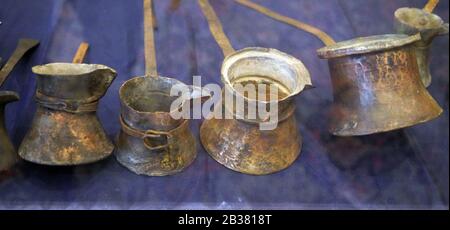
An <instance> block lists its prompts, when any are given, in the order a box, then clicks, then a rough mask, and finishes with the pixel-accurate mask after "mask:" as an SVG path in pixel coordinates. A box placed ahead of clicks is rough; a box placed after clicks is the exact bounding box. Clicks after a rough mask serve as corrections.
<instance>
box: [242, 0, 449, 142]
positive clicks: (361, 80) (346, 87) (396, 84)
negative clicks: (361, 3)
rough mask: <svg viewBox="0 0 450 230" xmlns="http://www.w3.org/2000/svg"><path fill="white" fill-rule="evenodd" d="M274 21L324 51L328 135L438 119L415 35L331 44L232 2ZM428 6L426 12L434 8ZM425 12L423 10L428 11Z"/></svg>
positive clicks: (432, 0) (289, 20) (303, 26)
mask: <svg viewBox="0 0 450 230" xmlns="http://www.w3.org/2000/svg"><path fill="white" fill-rule="evenodd" d="M235 1H236V2H238V3H239V4H242V5H244V6H246V7H249V8H251V9H253V10H256V11H258V12H260V13H262V14H264V15H267V16H269V17H271V18H273V19H275V20H278V21H281V22H283V23H286V24H288V25H291V26H293V27H295V28H298V29H300V30H304V31H306V32H308V33H311V34H313V35H314V36H316V37H317V38H319V39H320V40H321V41H322V42H323V43H324V44H325V45H326V47H323V48H321V49H319V50H318V51H317V52H318V55H319V57H320V58H325V59H328V63H329V67H330V74H331V81H332V84H333V98H334V102H333V105H332V108H331V114H330V122H329V123H330V132H331V133H333V134H334V135H338V136H357V135H368V134H373V133H379V132H386V131H391V130H395V129H401V128H405V127H408V126H413V125H416V124H420V123H424V122H427V121H430V120H432V119H434V118H436V117H438V116H439V115H440V114H441V113H442V109H441V107H439V105H438V104H437V103H436V101H435V100H434V99H433V98H432V97H431V95H430V94H429V93H428V91H427V90H426V88H425V86H424V85H423V83H422V81H421V79H420V73H419V66H418V65H417V60H416V52H415V47H414V45H415V44H416V43H417V42H418V41H420V40H421V37H420V34H416V35H412V36H408V35H404V34H386V35H378V36H370V37H360V38H355V39H351V40H347V41H343V42H339V43H336V42H335V41H334V40H333V39H332V38H331V37H330V36H329V35H328V34H326V33H325V32H323V31H321V30H320V29H318V28H316V27H313V26H311V25H308V24H306V23H303V22H300V21H297V20H295V19H293V18H289V17H286V16H283V15H281V14H278V13H276V12H274V11H272V10H270V9H268V8H265V7H263V6H261V5H258V4H256V3H253V2H251V1H249V0H235ZM436 3H437V1H436V0H430V4H427V5H429V6H435V5H436ZM427 8H428V7H427Z"/></svg>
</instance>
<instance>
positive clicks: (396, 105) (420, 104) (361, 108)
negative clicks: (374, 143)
mask: <svg viewBox="0 0 450 230" xmlns="http://www.w3.org/2000/svg"><path fill="white" fill-rule="evenodd" d="M418 40H420V35H415V36H407V35H380V36H372V37H365V38H357V39H353V40H348V41H344V42H340V43H336V44H335V45H331V46H327V47H324V48H322V49H319V50H318V55H319V57H321V58H326V59H329V66H330V73H331V79H332V83H333V96H334V103H333V105H332V109H331V115H330V119H331V121H330V131H331V133H333V134H334V135H339V136H354V135H367V134H372V133H378V132H385V131H391V130H395V129H400V128H404V127H408V126H412V125H416V124H419V123H423V122H427V121H429V120H432V119H434V118H436V117H438V116H439V115H440V114H441V113H442V109H441V108H440V107H439V105H438V104H437V102H436V101H435V100H434V99H433V98H432V97H431V95H430V94H429V93H428V91H427V90H426V89H425V87H424V85H423V84H422V83H421V81H420V77H419V69H418V66H417V62H416V60H415V58H416V56H415V52H414V47H413V43H414V42H417V41H418Z"/></svg>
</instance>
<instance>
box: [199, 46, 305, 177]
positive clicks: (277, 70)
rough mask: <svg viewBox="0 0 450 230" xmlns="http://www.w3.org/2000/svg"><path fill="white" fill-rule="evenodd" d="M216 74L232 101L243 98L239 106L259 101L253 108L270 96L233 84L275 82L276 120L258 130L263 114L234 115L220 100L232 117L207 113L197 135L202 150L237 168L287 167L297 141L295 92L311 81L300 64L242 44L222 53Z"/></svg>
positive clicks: (257, 171)
mask: <svg viewBox="0 0 450 230" xmlns="http://www.w3.org/2000/svg"><path fill="white" fill-rule="evenodd" d="M221 76H222V82H223V83H224V85H225V86H224V88H223V91H224V92H225V91H229V92H230V93H231V94H232V95H233V99H234V101H236V100H241V101H243V102H244V103H245V104H244V105H245V108H244V110H247V106H248V105H249V104H252V103H258V104H262V107H258V108H263V109H266V107H268V106H269V103H270V101H269V100H267V101H262V100H256V99H255V98H250V97H248V96H246V95H244V94H242V92H239V91H237V90H236V89H235V83H241V84H243V85H245V84H257V83H259V84H267V85H268V86H269V85H272V86H276V87H277V88H278V98H277V99H276V100H275V101H272V102H275V103H277V104H278V121H276V123H277V124H276V128H275V129H273V130H262V129H261V126H260V124H261V123H263V122H267V120H266V119H265V118H264V117H259V116H258V117H256V119H249V118H248V117H247V116H239V115H237V111H236V110H233V109H230V108H229V106H228V105H229V104H227V105H222V106H223V111H224V113H225V114H226V113H231V114H232V117H233V119H225V118H222V119H215V118H212V119H209V120H208V119H207V120H205V121H204V122H203V124H202V126H201V130H200V138H201V141H202V144H203V146H204V147H205V149H206V150H207V151H208V153H209V154H210V155H211V156H212V157H213V158H214V159H215V160H216V161H218V162H219V163H221V164H222V165H224V166H226V167H227V168H229V169H232V170H235V171H238V172H242V173H247V174H253V175H265V174H270V173H274V172H278V171H280V170H283V169H286V168H287V167H289V166H290V165H291V164H292V163H293V162H294V161H295V160H296V159H297V157H298V155H299V154H300V150H301V146H302V137H301V134H300V133H299V131H298V129H297V127H298V126H297V121H296V119H295V116H294V111H295V104H294V97H295V96H296V95H298V94H300V92H302V91H303V89H304V88H305V87H307V86H311V81H310V77H309V72H308V70H307V69H306V68H305V66H304V65H303V63H302V62H301V61H299V60H297V59H296V58H294V57H292V56H290V55H287V54H285V53H282V52H280V51H278V50H275V49H267V48H245V49H242V50H239V51H237V52H234V53H233V54H231V55H229V56H227V57H226V58H225V60H224V61H223V64H222V70H221ZM222 102H223V101H222ZM233 104H234V103H233ZM231 108H234V107H233V106H231ZM258 114H259V113H258Z"/></svg>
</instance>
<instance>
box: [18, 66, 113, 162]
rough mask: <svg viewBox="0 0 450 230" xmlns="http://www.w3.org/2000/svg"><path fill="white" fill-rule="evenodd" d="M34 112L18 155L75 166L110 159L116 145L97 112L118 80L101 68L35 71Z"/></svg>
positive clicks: (38, 68) (66, 68)
mask: <svg viewBox="0 0 450 230" xmlns="http://www.w3.org/2000/svg"><path fill="white" fill-rule="evenodd" d="M32 71H33V73H35V74H36V75H37V89H36V102H37V105H38V106H37V110H36V113H35V115H34V118H33V121H32V124H31V128H30V130H29V131H28V133H27V134H26V136H25V138H24V140H23V142H22V144H21V146H20V148H19V155H20V157H22V158H23V159H25V160H27V161H30V162H34V163H37V164H44V165H79V164H86V163H92V162H95V161H98V160H101V159H103V158H106V157H108V156H109V155H111V154H112V152H113V150H114V145H113V144H112V142H111V141H110V140H109V139H108V137H107V135H106V133H105V132H104V129H103V127H102V126H101V124H100V122H99V120H98V118H97V115H96V110H97V106H98V103H99V100H100V98H101V97H103V96H104V94H105V93H106V91H107V89H108V88H109V86H110V85H111V83H112V81H113V80H114V78H115V76H116V72H115V71H114V70H113V69H111V68H109V67H107V66H104V65H95V64H72V63H51V64H47V65H40V66H35V67H33V69H32Z"/></svg>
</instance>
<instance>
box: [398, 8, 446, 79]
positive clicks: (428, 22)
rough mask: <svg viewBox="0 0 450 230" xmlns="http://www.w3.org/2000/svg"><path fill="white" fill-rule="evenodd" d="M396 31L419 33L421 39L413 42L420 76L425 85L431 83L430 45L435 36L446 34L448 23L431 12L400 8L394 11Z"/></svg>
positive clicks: (409, 33)
mask: <svg viewBox="0 0 450 230" xmlns="http://www.w3.org/2000/svg"><path fill="white" fill-rule="evenodd" d="M395 28H396V31H397V33H401V34H407V35H413V34H417V33H420V35H421V37H422V39H421V40H419V41H417V42H415V43H414V50H415V52H416V58H417V64H418V66H419V73H420V78H421V79H422V82H423V84H424V85H425V87H428V86H429V85H430V84H431V79H432V77H431V74H430V60H429V57H430V46H431V43H432V41H433V39H434V38H435V37H436V36H440V35H446V34H448V23H444V22H443V21H442V19H441V18H440V17H439V16H438V15H436V14H433V13H431V12H427V11H425V10H424V9H417V8H400V9H398V10H396V11H395Z"/></svg>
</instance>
